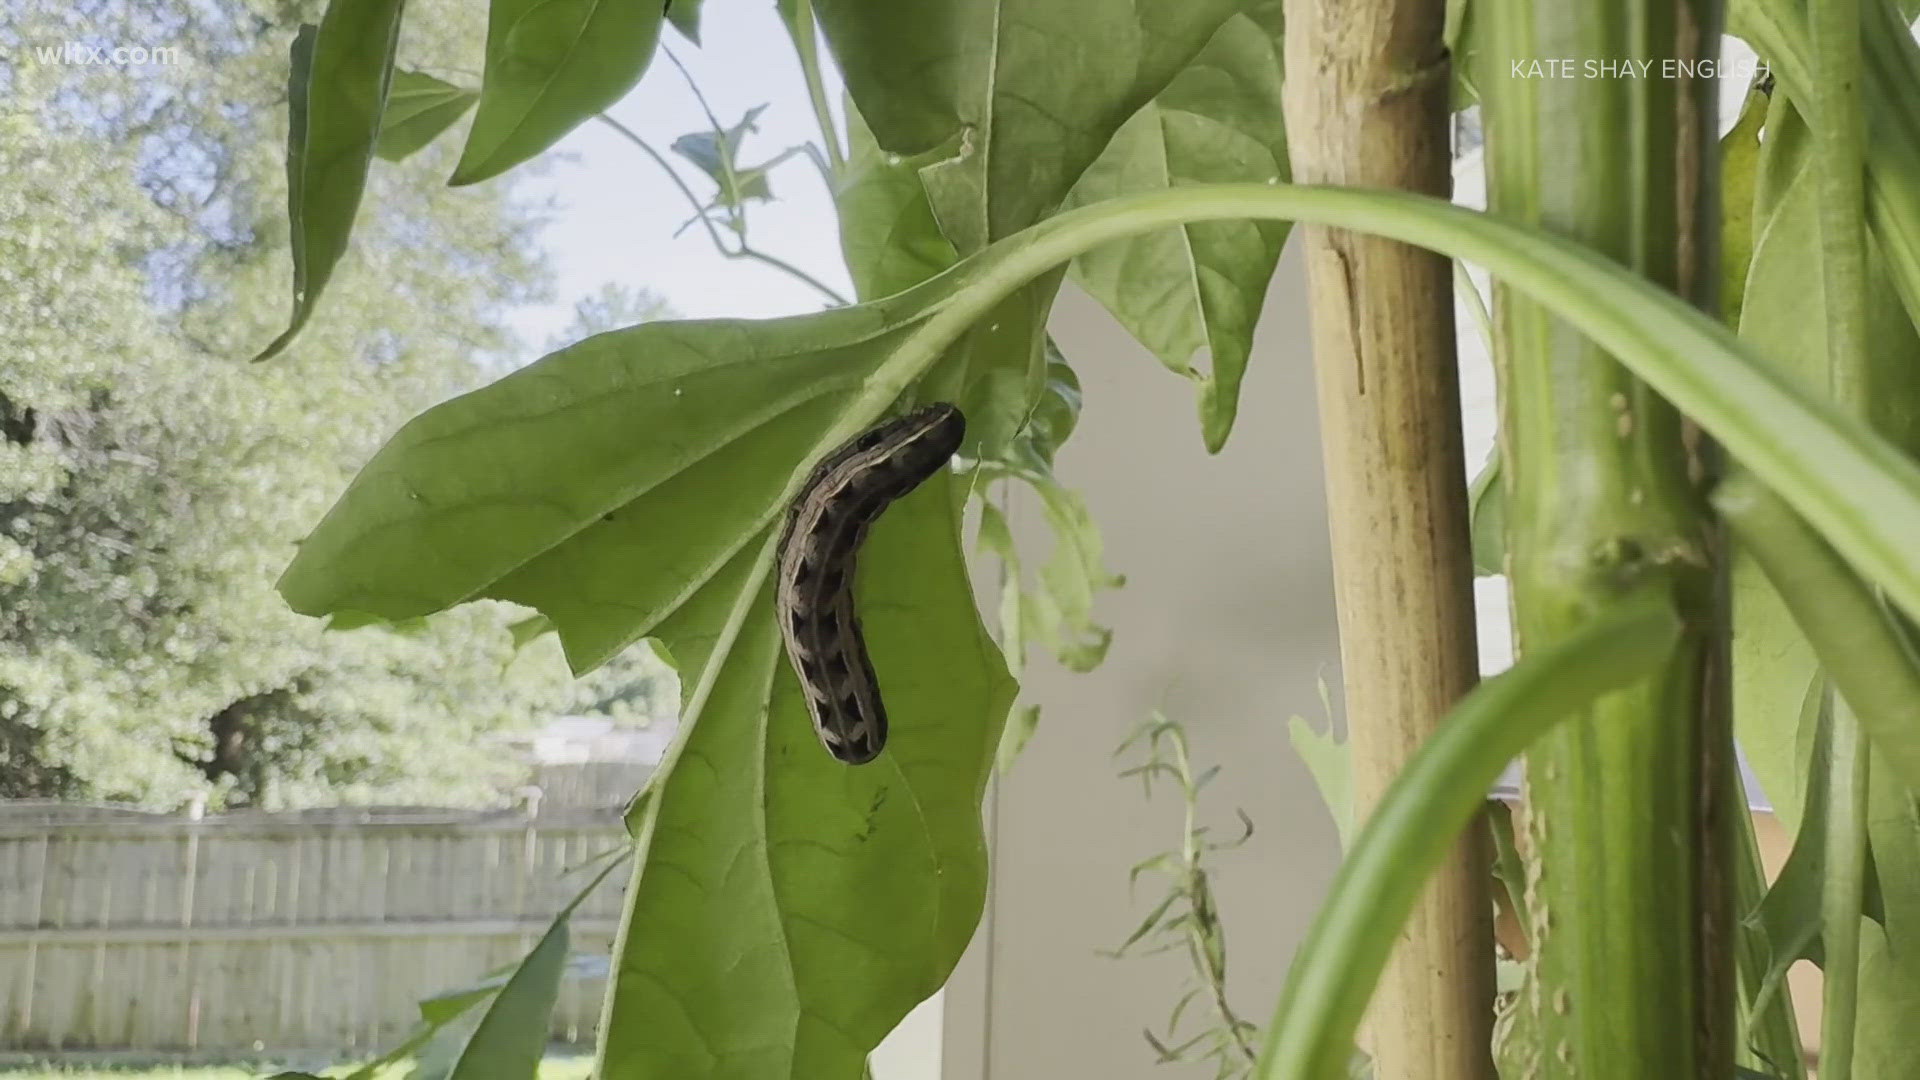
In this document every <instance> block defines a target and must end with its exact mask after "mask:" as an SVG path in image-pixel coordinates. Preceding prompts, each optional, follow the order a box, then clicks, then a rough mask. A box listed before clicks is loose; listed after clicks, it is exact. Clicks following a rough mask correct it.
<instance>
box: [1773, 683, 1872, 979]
mask: <svg viewBox="0 0 1920 1080" xmlns="http://www.w3.org/2000/svg"><path fill="white" fill-rule="evenodd" d="M1831 693H1832V690H1831V688H1830V687H1829V686H1828V685H1827V683H1826V680H1825V679H1821V678H1816V679H1815V680H1814V681H1813V683H1812V684H1811V685H1809V686H1808V687H1807V694H1806V702H1805V704H1804V705H1803V706H1802V708H1801V727H1802V728H1805V729H1810V730H1811V731H1812V745H1811V746H1810V747H1809V748H1808V754H1807V755H1806V770H1805V771H1806V775H1807V778H1808V783H1807V801H1806V803H1805V806H1804V807H1803V809H1802V811H1801V815H1800V830H1799V832H1798V833H1797V834H1796V835H1795V837H1794V841H1793V850H1792V851H1791V852H1789V853H1788V855H1787V861H1786V864H1785V865H1783V866H1782V867H1781V868H1780V874H1779V877H1778V878H1776V879H1775V880H1774V883H1773V886H1772V888H1770V889H1768V890H1767V894H1766V896H1765V897H1764V898H1763V899H1762V900H1761V901H1760V906H1759V907H1758V908H1757V909H1756V910H1755V911H1754V912H1753V913H1752V914H1751V915H1749V916H1747V920H1748V922H1749V924H1750V925H1753V926H1755V927H1757V928H1758V929H1759V930H1761V931H1762V933H1763V934H1764V936H1765V938H1766V940H1767V943H1768V945H1769V946H1770V947H1771V950H1772V956H1771V959H1770V962H1769V964H1768V967H1767V971H1766V974H1765V976H1764V977H1763V979H1762V982H1761V985H1760V988H1759V991H1758V992H1757V993H1756V994H1755V995H1754V1004H1753V1011H1754V1012H1755V1013H1759V1012H1761V1011H1762V1010H1764V1009H1765V1008H1766V1005H1767V1002H1768V1001H1769V1000H1770V999H1771V998H1772V997H1773V995H1774V994H1777V993H1779V991H1780V988H1781V987H1782V986H1783V985H1784V984H1785V983H1786V978H1787V969H1788V968H1790V967H1792V966H1793V965H1794V963H1795V962H1797V961H1800V960H1811V961H1813V962H1814V963H1815V964H1819V965H1821V966H1822V967H1824V966H1825V965H1826V960H1825V949H1824V947H1823V945H1822V941H1821V922H1820V891H1821V887H1822V883H1823V881H1824V879H1825V877H1826V843H1827V810H1828V806H1827V776H1828V773H1829V758H1830V757H1831V755H1832V743H1833V699H1832V697H1831ZM1867 868H1868V869H1867V874H1868V877H1867V881H1868V886H1867V892H1866V903H1865V906H1864V909H1863V910H1862V912H1861V914H1862V915H1863V916H1865V917H1866V918H1870V919H1872V920H1874V921H1875V922H1877V923H1879V924H1880V925H1881V926H1882V928H1884V927H1885V926H1886V922H1887V916H1886V911H1885V904H1884V902H1883V901H1882V899H1881V894H1880V886H1879V878H1878V875H1877V874H1875V873H1874V871H1873V862H1872V857H1871V852H1869V857H1868V862H1867Z"/></svg>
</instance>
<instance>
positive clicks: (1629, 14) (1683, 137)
mask: <svg viewBox="0 0 1920 1080" xmlns="http://www.w3.org/2000/svg"><path fill="white" fill-rule="evenodd" d="M1484 14H1485V15H1486V16H1487V18H1486V19H1485V21H1483V22H1481V23H1480V25H1482V26H1486V27H1488V28H1489V30H1491V32H1492V37H1493V38H1494V41H1495V44H1494V49H1493V52H1494V56H1495V61H1494V63H1493V64H1492V65H1491V67H1492V68H1493V69H1494V70H1496V71H1498V72H1500V73H1502V75H1503V76H1505V77H1501V78H1495V79H1492V80H1489V81H1488V83H1487V85H1484V86H1482V87H1480V90H1481V94H1482V101H1483V104H1484V107H1485V110H1486V117H1487V151H1488V158H1487V161H1488V193H1489V205H1490V207H1491V209H1492V210H1493V211H1494V212H1496V213H1499V214H1503V215H1505V216H1508V217H1512V218H1517V219H1519V220H1521V221H1525V222H1529V223H1537V224H1541V225H1544V226H1546V227H1549V228H1551V229H1553V230H1554V231H1556V232H1558V233H1560V234H1562V235H1567V236H1571V237H1574V238H1577V239H1580V240H1582V241H1584V242H1586V243H1588V244H1591V245H1593V246H1594V247H1596V248H1597V249H1599V250H1601V251H1603V252H1605V253H1607V254H1609V255H1611V256H1612V257H1613V258H1615V259H1617V260H1619V261H1620V262H1621V263H1623V264H1624V265H1626V266H1627V267H1629V268H1631V269H1633V270H1635V271H1637V272H1639V273H1641V274H1644V275H1646V276H1647V277H1648V278H1650V279H1651V280H1653V281H1655V282H1657V283H1659V284H1662V285H1664V286H1666V287H1668V288H1670V289H1672V290H1673V291H1674V292H1675V293H1677V294H1679V295H1681V296H1683V297H1687V298H1688V299H1689V300H1691V301H1692V302H1694V303H1695V304H1697V305H1698V306H1700V307H1702V308H1703V309H1705V310H1708V311H1715V310H1718V305H1717V303H1716V301H1715V297H1714V296H1713V290H1714V288H1715V286H1716V285H1717V281H1718V276H1719V275H1718V268H1717V266H1716V265H1715V262H1714V259H1715V253H1716V252H1717V237H1716V230H1717V225H1718V218H1719V215H1718V212H1717V209H1716V208H1715V205H1714V202H1713V196H1714V193H1715V192H1716V191H1717V187H1718V185H1717V168H1716V165H1715V156H1714V142H1713V135H1714V134H1715V131H1716V113H1717V110H1716V109H1715V107H1714V104H1715V99H1714V89H1715V86H1714V82H1713V80H1712V79H1711V78H1695V79H1691V80H1689V79H1685V78H1674V77H1671V74H1670V73H1669V74H1668V75H1667V77H1662V66H1663V65H1664V64H1665V63H1666V62H1668V61H1681V62H1690V63H1697V62H1698V61H1700V60H1701V59H1703V58H1711V57H1713V56H1714V55H1716V50H1717V47H1718V29H1719V11H1718V7H1717V4H1715V3H1714V2H1712V0H1698V2H1689V0H1681V2H1680V3H1671V2H1663V0H1623V2H1620V3H1613V4H1565V3H1555V2H1550V0H1493V6H1492V7H1491V8H1490V9H1487V10H1486V11H1485V12H1484ZM1560 57H1575V58H1578V59H1579V60H1585V59H1586V58H1605V60H1607V61H1612V62H1616V63H1617V62H1620V61H1623V60H1631V61H1636V62H1638V63H1641V64H1647V65H1651V68H1650V69H1648V68H1638V69H1635V70H1634V71H1632V72H1623V73H1620V74H1615V75H1612V76H1609V75H1608V74H1607V73H1606V72H1604V71H1603V72H1599V73H1594V72H1590V71H1589V72H1584V73H1583V74H1581V75H1575V76H1573V77H1564V76H1560V77H1555V76H1551V75H1550V76H1547V77H1533V78H1528V77H1524V76H1525V74H1526V69H1525V68H1524V67H1523V68H1522V69H1521V72H1520V75H1519V77H1516V76H1514V75H1513V74H1510V73H1511V71H1512V65H1513V64H1515V63H1519V64H1521V65H1525V64H1527V63H1528V62H1530V61H1535V60H1539V59H1541V58H1549V59H1551V58H1560ZM1649 71H1650V72H1651V73H1650V74H1649ZM1496 318H1497V321H1498V324H1499V327H1498V332H1499V340H1498V347H1497V349H1496V354H1495V359H1496V364H1497V371H1498V374H1499V376H1500V391H1501V426H1500V453H1501V468H1502V471H1503V476H1504V479H1505V481H1506V483H1507V485H1508V487H1507V492H1508V502H1507V507H1508V514H1507V527H1508V540H1507V558H1508V567H1509V575H1510V581H1511V585H1512V596H1513V615H1514V624H1515V637H1516V641H1517V643H1518V645H1519V648H1520V651H1521V655H1523V656H1524V655H1527V654H1528V653H1529V652H1532V651H1535V650H1539V649H1543V648H1548V647H1551V646H1552V645H1554V644H1555V643H1557V642H1560V641H1564V640H1566V639H1567V638H1568V637H1569V636H1571V635H1573V634H1576V633H1578V632H1579V630H1580V629H1581V628H1582V627H1584V626H1585V625H1587V623H1588V620H1590V619H1591V618H1592V615H1593V612H1594V611H1595V610H1597V609H1600V608H1603V607H1604V606H1605V605H1606V604H1608V603H1610V602H1612V601H1613V600H1614V599H1615V598H1616V597H1618V596H1619V595H1621V594H1622V592H1623V591H1626V590H1629V589H1633V588H1636V587H1642V586H1644V585H1647V584H1649V583H1655V582H1657V583H1659V584H1660V586H1661V587H1662V588H1663V589H1665V590H1667V591H1669V592H1670V593H1671V595H1673V596H1674V597H1675V598H1676V601H1677V603H1678V604H1679V609H1680V613H1681V617H1682V620H1683V622H1684V623H1685V626H1686V631H1685V633H1684V635H1683V637H1682V639H1681V641H1680V642H1679V643H1678V645H1677V647H1676V648H1675V649H1674V650H1673V651H1672V653H1671V654H1670V656H1668V657H1667V658H1666V661H1665V663H1664V664H1663V665H1662V666H1661V668H1660V670H1659V671H1658V672H1656V673H1655V674H1654V676H1653V677H1652V678H1650V679H1648V680H1647V681H1646V682H1645V683H1644V684H1642V685H1641V686H1639V687H1638V688H1636V689H1634V690H1631V691H1626V692H1622V693H1618V694H1612V695H1609V696H1608V697H1606V698H1605V699H1603V700H1601V701H1599V702H1597V703H1595V704H1594V705H1593V706H1592V707H1591V708H1590V709H1589V710H1588V711H1587V712H1586V713H1585V714H1584V715H1583V716H1581V717H1579V718H1577V719H1576V720H1574V722H1572V723H1569V724H1566V725H1564V726H1562V727H1560V728H1557V729H1556V730H1555V731H1554V732H1552V733H1551V734H1549V735H1548V736H1546V737H1545V738H1544V739H1542V740H1541V742H1540V743H1539V744H1538V745H1537V746H1536V747H1535V748H1534V749H1533V750H1532V751H1530V752H1529V754H1528V759H1527V788H1526V805H1527V816H1526V823H1527V830H1528V836H1529V840H1530V841H1531V843H1530V844H1529V845H1528V848H1529V853H1530V855H1531V858H1532V860H1533V862H1532V865H1531V867H1530V871H1531V873H1530V880H1529V891H1530V892H1531V893H1532V895H1531V896H1530V897H1529V900H1530V902H1529V904H1528V910H1529V915H1530V925H1529V926H1528V928H1527V931H1528V938H1529V940H1530V942H1531V943H1532V945H1533V950H1534V951H1533V954H1532V956H1531V957H1530V958H1529V962H1528V963H1529V974H1530V976H1531V977H1530V978H1529V980H1528V986H1527V989H1526V991H1525V995H1524V996H1523V998H1522V1002H1521V1005H1520V1007H1521V1008H1522V1009H1524V1010H1526V1012H1525V1013H1524V1016H1525V1019H1526V1023H1527V1024H1528V1025H1529V1027H1530V1029H1531V1038H1530V1039H1529V1042H1530V1044H1531V1048H1532V1050H1533V1052H1534V1053H1535V1054H1537V1055H1538V1057H1537V1058H1536V1059H1535V1060H1533V1061H1531V1062H1528V1063H1527V1064H1528V1066H1529V1067H1530V1068H1531V1069H1532V1070H1533V1071H1535V1072H1537V1073H1540V1074H1542V1075H1569V1076H1647V1077H1652V1076H1688V1077H1693V1076H1700V1077H1708V1076H1725V1075H1727V1074H1728V1073H1729V1072H1730V1070H1731V1065H1732V1048H1733V1044H1734V1039H1733V1000H1734V987H1733V978H1732V966H1731V951H1730V947H1729V946H1730V944H1731V941H1732V939H1733V935H1734V925H1733V913H1732V904H1731V900H1732V895H1731V890H1732V863H1731V861H1730V858H1731V855H1732V852H1733V839H1734V837H1733V835H1732V833H1731V832H1730V829H1729V827H1728V822H1729V821H1730V818H1731V815H1732V814H1733V813H1736V812H1740V811H1742V810H1744V807H1739V806H1725V805H1722V800H1724V799H1725V797H1726V795H1727V791H1726V787H1725V784H1724V776H1723V770H1724V769H1725V768H1727V766H1728V763H1729V762H1730V761H1731V760H1732V754H1733V747H1732V737H1731V722H1730V720H1731V718H1730V713H1729V710H1728V694H1727V683H1726V680H1727V657H1726V637H1725V628H1726V624H1727V611H1726V600H1725V592H1724V588H1723V585H1722V577H1723V569H1724V568H1723V567H1722V566H1721V565H1720V564H1719V563H1718V561H1717V557H1716V553H1717V552H1718V551H1719V548H1720V544H1719V541H1718V537H1717V526H1716V523H1715V521H1714V519H1713V515H1712V513H1711V511H1710V509H1709V507H1708V506H1707V504H1706V501H1705V491H1706V487H1707V486H1708V485H1709V484H1710V483H1711V482H1712V480H1713V478H1714V477H1715V474H1716V472H1717V462H1716V455H1715V454H1714V453H1713V451H1712V450H1711V448H1710V447H1707V446H1705V445H1703V443H1704V440H1701V439H1699V438H1698V437H1697V434H1698V433H1697V432H1694V431H1691V430H1690V429H1689V427H1688V426H1687V425H1686V424H1685V423H1684V422H1683V420H1682V418H1681V416H1680V414H1679V413H1678V412H1677V411H1676V410H1675V408H1674V407H1673V405H1672V404H1670V403H1669V402H1668V401H1666V400H1664V399H1662V398H1661V397H1660V396H1659V395H1658V394H1656V393H1655V392H1654V390H1653V389H1652V388H1650V387H1649V386H1647V385H1646V384H1645V383H1643V382H1642V381H1640V380H1639V379H1637V378H1635V377H1634V376H1633V374H1632V373H1631V372H1630V371H1628V370H1627V369H1626V368H1625V367H1623V366H1622V365H1621V364H1620V362H1619V361H1618V360H1617V359H1616V358H1615V357H1613V356H1610V355H1608V354H1607V352H1606V351H1605V350H1604V349H1603V348H1602V347H1601V346H1599V345H1597V344H1596V343H1594V342H1593V341H1591V340H1589V339H1588V338H1586V337H1585V336H1584V335H1582V334H1581V333H1579V332H1577V331H1576V330H1575V329H1574V328H1573V327H1571V326H1569V325H1568V324H1567V323H1566V322H1564V321H1562V320H1561V319H1559V318H1557V317H1555V316H1554V315H1552V314H1549V313H1548V312H1547V311H1545V310H1544V309H1542V308H1540V307H1538V306H1536V305H1534V304H1531V303H1527V302H1524V301H1522V300H1520V298H1519V297H1518V296H1517V295H1516V294H1515V291H1514V289H1513V288H1512V287H1511V285H1510V284H1508V283H1502V284H1501V286H1500V287H1499V289H1498V290H1497V292H1496Z"/></svg>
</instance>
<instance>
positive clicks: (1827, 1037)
mask: <svg viewBox="0 0 1920 1080" xmlns="http://www.w3.org/2000/svg"><path fill="white" fill-rule="evenodd" d="M1808 28H1809V30H1810V31H1811V35H1810V37H1811V40H1812V45H1813V55H1814V61H1815V72H1816V75H1817V78H1816V79H1815V80H1814V84H1813V109H1812V117H1813V120H1814V123H1813V125H1812V126H1813V134H1814V150H1815V153H1814V168H1815V169H1816V170H1817V172H1816V173H1815V177H1814V179H1815V180H1816V181H1817V182H1818V184H1819V192H1820V199H1819V217H1820V271H1821V280H1822V285H1823V287H1824V293H1825V296H1826V308H1827V385H1828V390H1829V392H1830V393H1831V394H1832V395H1833V398H1834V401H1835V402H1836V403H1838V404H1839V406H1840V407H1841V408H1842V409H1844V410H1846V411H1847V412H1849V413H1852V414H1853V415H1855V416H1859V417H1861V418H1863V419H1864V418H1866V417H1867V410H1868V401H1867V398H1866V390H1867V387H1868V383H1869V376H1870V373H1869V371H1868V369H1867V364H1866V344H1865V342H1866V324H1867V312H1866V290H1867V272H1866V261H1867V260H1866V223H1865V209H1866V190H1865V174H1866V149H1865V141H1866V120H1865V113H1864V110H1863V109H1862V107H1861V94H1860V78H1861V62H1860V61H1861V53H1860V5H1859V2H1858V0H1814V3H1813V5H1812V7H1811V9H1810V10H1809V12H1808ZM1829 692H1831V691H1829ZM1829 767H1830V769H1831V770H1832V771H1831V773H1830V774H1829V776H1828V782H1827V791H1828V808H1827V835H1826V856H1827V862H1826V869H1827V877H1826V881H1825V883H1824V887H1823V888H1822V890H1821V897H1820V900H1821V902H1820V918H1821V937H1822V944H1823V946H1824V948H1825V950H1826V963H1825V965H1824V966H1823V967H1824V970H1825V972H1826V980H1825V984H1824V986H1825V996H1824V1001H1823V1006H1824V1008H1823V1011H1822V1017H1821V1026H1820V1076H1821V1078H1822V1080H1853V1049H1854V1022H1855V1018H1856V1015H1857V1010H1858V1004H1859V991H1860V912H1861V909H1862V908H1863V907H1864V905H1865V902H1866V866H1867V785H1868V782H1869V781H1868V765H1867V747H1866V743H1865V741H1864V740H1862V739H1861V737H1860V723H1859V720H1858V719H1857V718H1856V717H1855V715H1854V710H1853V709H1852V708H1850V707H1849V706H1848V704H1847V701H1846V699H1845V697H1844V696H1841V697H1840V698H1839V699H1838V700H1836V701H1835V702H1834V708H1833V753H1832V757H1831V758H1830V764H1829Z"/></svg>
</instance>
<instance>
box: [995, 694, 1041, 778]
mask: <svg viewBox="0 0 1920 1080" xmlns="http://www.w3.org/2000/svg"><path fill="white" fill-rule="evenodd" d="M1039 728H1040V706H1038V705H1023V706H1021V707H1020V708H1017V709H1015V710H1013V711H1012V712H1011V713H1009V714H1007V726H1006V729H1005V730H1004V731H1002V732H1001V733H1000V748H999V749H998V750H996V751H994V755H993V767H994V770H995V771H997V772H1001V773H1005V772H1006V771H1007V770H1009V769H1011V768H1013V763H1014V760H1015V759H1017V758H1018V757H1019V756H1020V751H1022V750H1025V749H1026V748H1027V743H1028V742H1029V741H1031V740H1032V739H1033V733H1034V732H1035V731H1038V730H1039Z"/></svg>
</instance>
